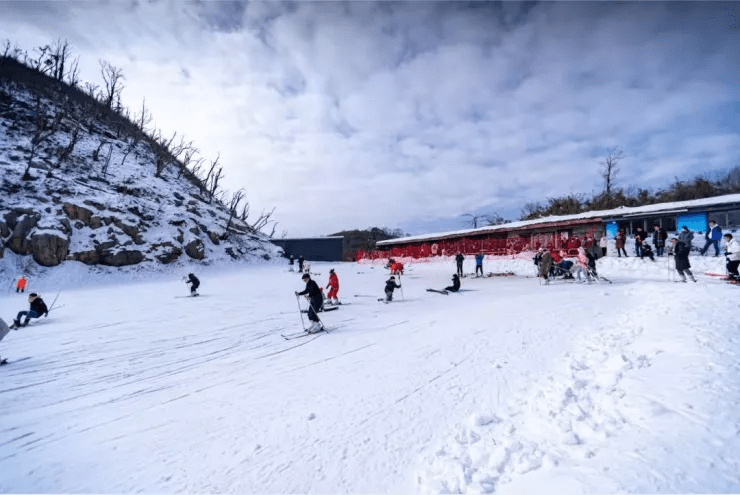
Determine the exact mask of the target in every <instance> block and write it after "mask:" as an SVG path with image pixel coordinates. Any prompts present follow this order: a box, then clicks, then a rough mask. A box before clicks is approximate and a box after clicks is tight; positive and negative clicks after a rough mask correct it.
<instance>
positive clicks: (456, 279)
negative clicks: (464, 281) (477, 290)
mask: <svg viewBox="0 0 740 495" xmlns="http://www.w3.org/2000/svg"><path fill="white" fill-rule="evenodd" d="M445 290H446V291H447V292H457V291H459V290H460V277H458V276H457V273H456V274H454V275H453V276H452V285H451V286H449V287H445Z"/></svg>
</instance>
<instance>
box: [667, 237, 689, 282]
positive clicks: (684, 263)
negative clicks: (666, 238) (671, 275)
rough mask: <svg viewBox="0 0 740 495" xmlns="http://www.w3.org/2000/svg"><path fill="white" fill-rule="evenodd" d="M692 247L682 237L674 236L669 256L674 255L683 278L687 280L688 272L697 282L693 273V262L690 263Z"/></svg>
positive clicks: (678, 270)
mask: <svg viewBox="0 0 740 495" xmlns="http://www.w3.org/2000/svg"><path fill="white" fill-rule="evenodd" d="M690 250H691V249H690V248H689V247H688V246H687V245H686V244H685V243H684V242H683V241H681V240H680V239H678V238H676V237H674V238H673V239H671V248H670V249H669V250H668V256H673V258H674V260H675V262H676V271H677V272H678V274H679V275H680V276H681V280H683V281H684V282H686V275H684V273H687V274H688V275H689V277H691V280H692V281H694V282H696V278H694V274H693V273H691V270H690V268H691V264H690V263H689V251H690Z"/></svg>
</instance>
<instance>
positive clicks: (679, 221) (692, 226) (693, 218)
mask: <svg viewBox="0 0 740 495" xmlns="http://www.w3.org/2000/svg"><path fill="white" fill-rule="evenodd" d="M684 225H685V226H687V227H688V228H689V230H690V231H692V232H705V231H706V230H707V214H706V213H687V214H685V215H678V216H677V217H676V228H677V229H678V230H681V228H683V226H684Z"/></svg>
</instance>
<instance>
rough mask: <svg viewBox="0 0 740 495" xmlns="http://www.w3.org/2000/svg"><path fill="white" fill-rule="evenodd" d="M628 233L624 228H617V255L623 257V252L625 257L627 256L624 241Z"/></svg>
mask: <svg viewBox="0 0 740 495" xmlns="http://www.w3.org/2000/svg"><path fill="white" fill-rule="evenodd" d="M626 237H627V236H626V235H625V234H624V230H622V229H619V230H617V237H616V244H617V257H619V258H621V257H622V253H624V257H625V258H627V257H628V256H627V251H625V249H624V241H625V239H626Z"/></svg>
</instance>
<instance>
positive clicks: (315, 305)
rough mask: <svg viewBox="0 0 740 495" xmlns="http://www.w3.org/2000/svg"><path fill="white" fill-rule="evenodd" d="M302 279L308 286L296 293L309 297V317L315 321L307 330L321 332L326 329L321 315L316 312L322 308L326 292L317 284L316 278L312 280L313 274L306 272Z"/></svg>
mask: <svg viewBox="0 0 740 495" xmlns="http://www.w3.org/2000/svg"><path fill="white" fill-rule="evenodd" d="M301 280H303V282H305V283H306V288H305V289H304V290H302V291H301V292H296V293H295V295H296V297H298V296H307V297H308V319H309V320H310V321H312V322H313V323H311V325H310V326H309V327H308V328H307V329H306V331H307V332H308V333H316V332H320V331H321V330H323V329H324V327H323V325H322V324H321V320H319V315H318V314H316V312H317V311H319V310H320V309H321V306H322V304H323V303H324V294H323V292H321V288H320V287H319V284H317V283H316V282H315V281H314V280H311V275H309V274H308V273H304V274H303V276H302V277H301Z"/></svg>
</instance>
